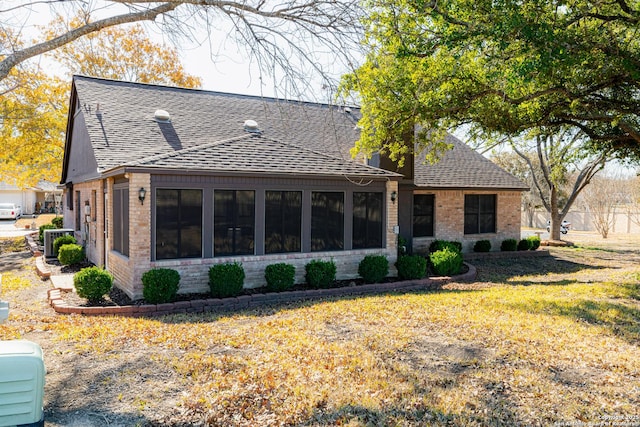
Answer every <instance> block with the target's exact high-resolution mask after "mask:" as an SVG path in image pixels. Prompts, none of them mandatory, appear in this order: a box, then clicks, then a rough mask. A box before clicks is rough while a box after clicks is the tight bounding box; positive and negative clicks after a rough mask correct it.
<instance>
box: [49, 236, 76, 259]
mask: <svg viewBox="0 0 640 427" xmlns="http://www.w3.org/2000/svg"><path fill="white" fill-rule="evenodd" d="M74 243H77V241H76V238H75V237H73V236H70V235H68V234H65V235H64V236H60V237H58V238H57V239H56V240H54V241H53V255H54V256H58V251H59V250H60V246H62V245H70V244H74Z"/></svg>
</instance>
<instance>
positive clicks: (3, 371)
mask: <svg viewBox="0 0 640 427" xmlns="http://www.w3.org/2000/svg"><path fill="white" fill-rule="evenodd" d="M44 374H45V368H44V360H43V358H42V349H41V348H40V346H39V345H38V344H36V343H33V342H31V341H25V340H14V341H0V427H6V426H30V427H40V426H44V412H43V410H42V402H43V400H44Z"/></svg>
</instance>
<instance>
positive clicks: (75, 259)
mask: <svg viewBox="0 0 640 427" xmlns="http://www.w3.org/2000/svg"><path fill="white" fill-rule="evenodd" d="M58 261H60V264H62V265H74V264H80V263H81V262H82V261H84V249H83V247H82V246H80V245H76V244H75V243H71V244H68V245H62V246H60V248H59V249H58Z"/></svg>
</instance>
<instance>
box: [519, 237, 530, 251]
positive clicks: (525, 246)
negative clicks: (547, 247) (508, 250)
mask: <svg viewBox="0 0 640 427" xmlns="http://www.w3.org/2000/svg"><path fill="white" fill-rule="evenodd" d="M529 249H531V242H530V241H529V239H521V240H520V241H519V242H518V250H519V251H528V250H529Z"/></svg>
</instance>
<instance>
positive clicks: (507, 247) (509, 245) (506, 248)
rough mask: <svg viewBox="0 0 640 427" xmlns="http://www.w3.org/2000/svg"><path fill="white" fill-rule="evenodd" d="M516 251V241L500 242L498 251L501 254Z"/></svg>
mask: <svg viewBox="0 0 640 427" xmlns="http://www.w3.org/2000/svg"><path fill="white" fill-rule="evenodd" d="M516 249H518V241H517V240H516V239H506V240H503V241H502V244H501V245H500V250H501V251H503V252H512V251H515V250H516Z"/></svg>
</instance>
